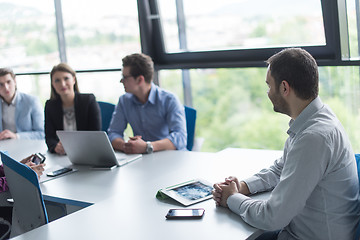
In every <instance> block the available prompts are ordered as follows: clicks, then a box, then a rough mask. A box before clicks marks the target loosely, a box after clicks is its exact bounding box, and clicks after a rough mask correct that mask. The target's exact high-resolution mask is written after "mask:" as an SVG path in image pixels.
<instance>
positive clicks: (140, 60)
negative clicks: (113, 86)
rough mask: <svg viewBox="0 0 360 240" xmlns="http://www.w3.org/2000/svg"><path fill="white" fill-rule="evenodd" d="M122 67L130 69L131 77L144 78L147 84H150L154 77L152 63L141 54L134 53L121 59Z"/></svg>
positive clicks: (147, 57) (149, 58) (146, 56)
mask: <svg viewBox="0 0 360 240" xmlns="http://www.w3.org/2000/svg"><path fill="white" fill-rule="evenodd" d="M122 63H123V67H130V74H131V75H132V76H133V77H138V76H140V75H142V76H144V78H145V81H146V82H147V83H151V81H152V79H153V75H154V62H153V61H152V59H151V57H149V56H148V55H146V54H143V53H134V54H131V55H128V56H126V57H124V58H123V59H122Z"/></svg>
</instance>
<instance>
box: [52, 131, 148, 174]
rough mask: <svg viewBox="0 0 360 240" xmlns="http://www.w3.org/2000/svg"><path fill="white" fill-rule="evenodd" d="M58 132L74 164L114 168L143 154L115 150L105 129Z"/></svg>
mask: <svg viewBox="0 0 360 240" xmlns="http://www.w3.org/2000/svg"><path fill="white" fill-rule="evenodd" d="M56 134H57V135H58V137H59V139H60V141H61V143H62V145H63V147H64V150H65V152H66V154H67V156H68V158H69V160H70V161H71V163H72V164H74V165H88V166H92V167H93V168H95V169H112V168H114V167H117V166H123V165H125V164H127V163H129V162H132V161H134V160H136V159H139V158H141V157H142V154H125V153H122V152H115V151H114V149H113V147H112V145H111V143H110V140H109V138H108V136H107V134H106V132H104V131H56Z"/></svg>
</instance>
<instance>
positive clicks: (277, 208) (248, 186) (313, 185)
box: [213, 48, 359, 240]
mask: <svg viewBox="0 0 360 240" xmlns="http://www.w3.org/2000/svg"><path fill="white" fill-rule="evenodd" d="M268 64H269V67H268V71H267V77H266V83H267V85H268V87H269V90H268V96H269V98H270V100H271V102H272V103H273V106H274V111H276V112H280V113H283V114H286V115H288V116H290V117H291V120H290V124H289V125H290V128H289V130H288V131H287V133H288V135H289V137H288V139H287V141H286V142H285V146H284V153H283V156H282V157H281V158H279V159H277V160H276V161H275V162H274V164H273V165H272V166H271V167H270V168H268V169H263V170H262V171H260V172H259V173H258V174H255V175H254V176H252V177H250V178H248V179H246V180H243V181H238V179H237V178H236V177H228V178H227V179H225V182H222V183H217V184H214V188H215V190H214V191H213V197H214V200H215V201H216V203H217V204H218V205H220V206H224V207H229V208H230V209H231V210H232V211H233V212H235V213H237V214H238V215H240V216H241V218H242V219H244V221H245V222H247V223H249V224H250V225H252V226H254V227H256V228H260V229H263V230H267V231H269V232H266V233H265V234H263V235H262V236H260V237H259V239H324V240H325V239H326V240H328V239H343V240H346V239H349V240H350V239H351V240H352V239H354V236H355V231H356V227H357V225H358V222H359V200H358V198H359V180H358V176H357V167H356V162H355V156H354V153H353V150H352V147H351V144H350V141H349V139H348V137H347V135H346V133H345V130H344V129H343V127H342V125H341V123H340V122H339V120H338V119H337V117H336V116H335V114H334V113H333V112H332V111H331V109H330V108H329V107H328V106H326V105H325V104H324V103H323V102H322V101H321V100H320V98H319V97H318V69H317V64H316V62H315V59H314V58H313V57H312V56H311V55H310V54H309V53H308V52H306V51H305V50H303V49H298V48H290V49H285V50H283V51H281V52H279V53H277V54H275V55H274V56H272V57H271V58H269V60H268ZM270 190H272V193H271V195H270V197H269V199H267V200H263V201H262V200H254V199H252V198H251V197H249V195H250V194H254V193H257V192H263V191H270ZM276 230H277V231H276ZM271 231H272V232H271Z"/></svg>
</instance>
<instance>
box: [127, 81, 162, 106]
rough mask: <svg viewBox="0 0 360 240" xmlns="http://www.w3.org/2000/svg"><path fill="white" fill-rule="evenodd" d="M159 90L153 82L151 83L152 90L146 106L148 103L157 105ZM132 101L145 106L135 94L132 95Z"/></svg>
mask: <svg viewBox="0 0 360 240" xmlns="http://www.w3.org/2000/svg"><path fill="white" fill-rule="evenodd" d="M157 88H158V87H157V86H156V85H155V84H154V83H153V82H151V89H150V93H149V97H148V100H147V101H146V103H144V105H145V104H147V103H151V104H155V100H156V91H157ZM132 100H133V101H134V102H135V103H136V104H139V105H143V104H142V103H141V102H140V101H139V99H138V98H137V97H136V96H135V95H134V94H132Z"/></svg>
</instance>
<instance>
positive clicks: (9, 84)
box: [0, 68, 44, 140]
mask: <svg viewBox="0 0 360 240" xmlns="http://www.w3.org/2000/svg"><path fill="white" fill-rule="evenodd" d="M0 97H1V101H0V120H1V121H0V140H4V139H9V138H23V139H44V110H43V108H42V106H41V104H40V102H39V100H37V99H36V98H35V97H33V96H30V95H28V94H25V93H21V92H18V91H17V90H16V79H15V74H14V72H13V71H12V70H11V69H8V68H0Z"/></svg>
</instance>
